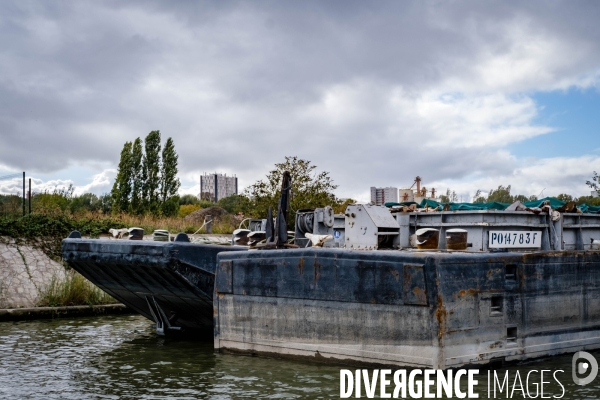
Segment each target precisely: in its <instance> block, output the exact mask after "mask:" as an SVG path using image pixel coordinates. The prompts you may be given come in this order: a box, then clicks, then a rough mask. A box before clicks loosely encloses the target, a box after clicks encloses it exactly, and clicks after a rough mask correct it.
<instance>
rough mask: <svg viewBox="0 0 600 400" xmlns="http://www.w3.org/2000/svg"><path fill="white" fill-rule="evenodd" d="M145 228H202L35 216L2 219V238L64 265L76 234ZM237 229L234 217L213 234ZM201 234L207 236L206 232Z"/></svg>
mask: <svg viewBox="0 0 600 400" xmlns="http://www.w3.org/2000/svg"><path fill="white" fill-rule="evenodd" d="M134 226H135V227H139V228H143V229H144V231H145V232H146V233H152V232H153V231H154V230H156V229H166V230H168V231H169V232H171V233H174V234H175V233H179V232H185V233H194V232H196V231H198V230H199V229H200V227H201V226H202V224H200V223H190V222H187V221H185V220H184V219H183V218H179V217H169V218H164V217H162V218H161V217H153V216H148V215H146V216H134V215H128V214H122V215H114V216H113V215H104V214H101V213H93V212H85V213H78V214H74V215H73V214H70V213H47V214H42V213H32V214H31V215H25V216H18V215H17V216H15V215H10V216H6V215H5V216H2V217H0V236H5V237H11V238H14V239H16V240H18V241H19V242H23V243H28V244H31V245H32V246H35V247H37V248H40V249H41V250H42V251H43V252H44V253H45V254H46V255H48V256H49V257H50V258H52V259H54V260H56V261H61V241H62V239H64V238H66V237H67V236H68V235H69V233H71V232H72V231H74V230H77V231H79V232H81V234H82V235H84V236H89V237H92V238H97V237H99V236H100V235H101V234H108V233H109V232H108V231H109V229H111V228H130V227H134ZM235 228H237V226H235V222H234V220H233V216H231V215H225V216H224V217H223V218H222V220H221V221H220V222H216V223H214V224H213V228H212V231H213V233H231V232H233V230H234V229H235ZM198 233H205V229H202V230H200V231H199V232H198Z"/></svg>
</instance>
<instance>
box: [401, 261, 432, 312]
mask: <svg viewBox="0 0 600 400" xmlns="http://www.w3.org/2000/svg"><path fill="white" fill-rule="evenodd" d="M404 304H413V305H417V306H426V305H427V288H426V286H425V274H424V273H423V266H422V265H414V264H404Z"/></svg>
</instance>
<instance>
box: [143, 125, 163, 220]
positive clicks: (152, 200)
mask: <svg viewBox="0 0 600 400" xmlns="http://www.w3.org/2000/svg"><path fill="white" fill-rule="evenodd" d="M144 147H145V150H146V153H145V154H144V159H143V162H142V165H143V179H144V183H143V186H142V197H143V199H144V210H145V211H148V212H150V213H151V214H154V215H158V213H159V210H160V202H159V187H160V178H159V172H160V131H152V132H150V133H149V134H148V136H146V139H145V140H144Z"/></svg>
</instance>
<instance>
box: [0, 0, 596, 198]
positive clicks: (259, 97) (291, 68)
mask: <svg viewBox="0 0 600 400" xmlns="http://www.w3.org/2000/svg"><path fill="white" fill-rule="evenodd" d="M599 16H600V2H596V1H578V2H573V1H527V2H517V1H486V2H475V1H470V2H454V1H444V2H442V1H413V2H409V1H402V2H398V1H348V0H344V1H341V0H340V1H326V2H323V1H296V2H291V1H287V2H284V1H257V2H235V1H228V2H221V1H213V2H202V1H189V2H188V1H178V2H168V1H148V0H144V1H128V2H123V1H114V2H113V1H103V2H98V1H94V2H91V1H90V2H87V1H77V2H48V1H39V2H30V1H24V0H19V1H13V2H9V1H5V2H1V3H0V46H1V51H0V71H1V73H0V176H2V175H7V174H10V173H14V172H19V171H26V172H27V175H28V176H29V177H32V178H33V182H34V190H36V189H37V190H42V189H44V188H52V187H54V186H57V185H58V186H64V185H67V184H68V183H73V184H74V185H75V187H76V191H77V192H78V193H83V192H87V191H91V192H94V193H97V194H102V193H104V192H107V191H109V190H110V188H111V186H112V182H113V179H114V176H115V173H116V167H117V164H118V159H119V153H120V150H121V148H122V147H123V143H124V142H125V141H131V140H134V139H135V138H136V137H138V136H140V137H145V135H146V134H147V133H148V132H150V131H151V130H156V129H158V130H160V131H161V133H162V136H163V140H166V138H167V137H173V139H174V141H175V146H176V150H177V152H178V154H179V161H180V163H179V169H180V178H181V181H182V193H197V192H198V180H199V176H200V174H201V173H203V172H212V171H217V172H223V173H227V174H236V175H237V176H238V177H239V183H240V186H241V187H242V188H243V187H245V186H247V185H249V184H251V183H253V182H254V181H256V180H257V179H260V178H263V177H264V176H265V174H266V172H267V171H269V169H271V168H272V167H273V164H275V163H277V162H281V161H282V160H283V159H284V156H286V155H297V156H299V157H301V158H305V159H308V160H311V161H312V163H313V164H315V165H317V167H318V169H319V170H325V171H329V173H330V175H331V177H332V178H333V179H334V181H335V182H336V183H337V184H338V185H339V188H338V190H337V194H338V196H340V197H353V198H355V199H358V200H368V199H369V195H368V193H369V187H370V186H397V187H406V186H410V185H411V184H412V182H413V180H414V177H415V176H416V175H420V176H421V177H422V178H423V184H424V185H425V186H427V187H428V188H430V187H435V188H437V189H438V191H439V190H442V191H445V190H446V188H451V189H454V190H455V191H456V192H457V193H459V194H460V195H461V197H462V200H464V201H468V200H469V197H470V196H472V195H473V194H474V192H475V191H476V190H477V189H482V190H484V191H487V190H489V189H490V188H495V187H497V186H498V185H500V184H502V185H508V184H511V185H512V187H513V193H514V194H516V193H522V194H525V195H538V194H540V193H541V192H542V191H543V194H544V195H556V194H558V193H563V192H568V193H571V194H573V195H586V194H589V189H588V188H587V186H586V185H585V181H586V180H588V179H589V178H590V177H591V175H592V172H593V171H594V170H596V171H600V135H599V131H600V112H599V111H600V93H599V88H600V24H598V18H599ZM19 186H20V182H19V180H18V179H17V180H12V181H11V180H3V181H0V192H2V193H6V192H16V191H18V190H19V189H18V188H19Z"/></svg>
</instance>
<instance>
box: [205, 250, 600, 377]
mask: <svg viewBox="0 0 600 400" xmlns="http://www.w3.org/2000/svg"><path fill="white" fill-rule="evenodd" d="M218 262H219V264H218V267H217V271H216V278H215V292H214V315H215V326H214V329H215V348H216V349H229V350H235V351H243V352H249V353H265V354H276V355H291V356H306V357H316V358H319V359H323V358H330V359H340V360H344V359H345V360H355V361H359V362H369V363H377V364H390V365H405V366H406V365H408V366H416V367H433V368H449V367H458V366H462V365H472V364H485V363H489V362H491V361H499V360H502V361H517V360H525V359H528V358H536V357H542V356H548V355H553V354H559V353H565V352H575V351H578V350H582V349H595V348H599V347H600V252H598V251H577V252H575V251H535V252H527V253H517V252H504V253H467V252H440V251H431V252H424V251H352V250H341V249H319V248H310V249H303V250H296V249H294V250H270V251H252V252H246V253H227V252H226V253H220V254H219V255H218Z"/></svg>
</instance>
